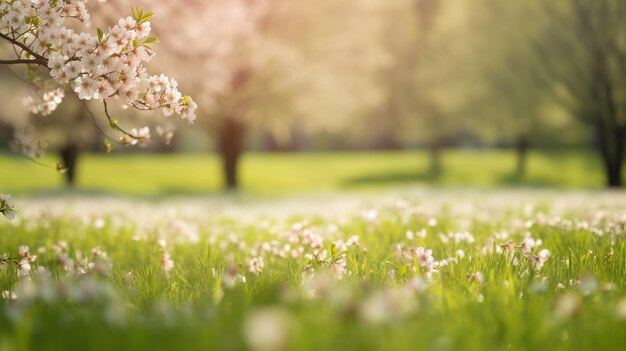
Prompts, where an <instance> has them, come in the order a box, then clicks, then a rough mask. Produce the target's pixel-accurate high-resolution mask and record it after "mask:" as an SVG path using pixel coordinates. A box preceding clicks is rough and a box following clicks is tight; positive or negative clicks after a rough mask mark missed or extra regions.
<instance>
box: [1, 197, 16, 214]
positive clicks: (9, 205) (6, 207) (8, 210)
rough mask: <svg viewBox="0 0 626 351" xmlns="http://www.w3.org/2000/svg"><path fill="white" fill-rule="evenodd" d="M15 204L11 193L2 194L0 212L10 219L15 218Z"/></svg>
mask: <svg viewBox="0 0 626 351" xmlns="http://www.w3.org/2000/svg"><path fill="white" fill-rule="evenodd" d="M15 212H16V211H15V205H14V204H13V200H12V199H11V195H8V194H0V213H2V214H3V215H4V217H6V218H7V219H8V220H12V219H13V218H15Z"/></svg>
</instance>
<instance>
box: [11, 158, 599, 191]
mask: <svg viewBox="0 0 626 351" xmlns="http://www.w3.org/2000/svg"><path fill="white" fill-rule="evenodd" d="M43 162H44V163H47V164H50V165H54V164H55V160H53V159H45V160H44V161H43ZM428 162H429V159H428V154H427V153H425V152H421V151H410V152H409V151H407V152H358V153H298V154H263V153H248V154H246V155H245V156H244V158H243V161H242V164H241V183H242V190H243V191H244V192H245V193H249V194H254V195H283V194H286V193H294V192H296V193H297V192H313V191H333V190H356V189H359V190H360V189H374V188H380V187H395V186H400V185H408V184H428V185H435V186H438V187H462V186H471V187H486V188H492V187H508V186H524V187H556V188H593V189H598V188H601V187H602V186H603V184H604V178H603V174H602V167H601V164H600V162H599V159H598V157H597V155H596V154H595V153H592V152H588V151H576V150H574V151H533V152H531V153H530V156H529V160H528V173H527V175H526V176H525V177H523V178H522V179H518V177H516V176H515V174H514V172H513V170H514V169H515V162H516V159H515V154H514V153H513V152H511V151H506V150H503V151H493V150H448V151H446V152H445V153H444V156H443V163H444V173H443V175H442V176H441V177H440V178H439V179H432V178H431V177H430V176H429V175H428V164H429V163H428ZM220 184H221V178H220V163H219V159H218V158H217V157H216V156H215V155H213V154H207V155H200V154H194V155H188V154H187V155H170V154H159V155H155V154H113V155H102V154H89V155H86V156H85V157H84V158H82V159H81V160H80V164H79V173H78V188H79V189H80V190H81V191H84V192H94V193H99V192H103V193H117V194H120V193H123V194H129V195H140V196H166V195H174V194H176V195H185V194H187V195H191V194H208V193H215V192H218V191H219V190H220ZM62 188H63V182H62V177H61V175H59V174H57V173H56V172H54V171H52V170H50V169H49V168H45V167H42V166H39V165H37V164H34V163H32V162H31V161H29V160H26V159H24V158H21V157H19V156H11V155H8V154H0V191H3V192H8V193H13V194H33V193H38V192H39V193H41V192H48V193H56V192H58V191H59V190H60V189H62Z"/></svg>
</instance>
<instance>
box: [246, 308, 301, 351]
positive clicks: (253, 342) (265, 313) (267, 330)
mask: <svg viewBox="0 0 626 351" xmlns="http://www.w3.org/2000/svg"><path fill="white" fill-rule="evenodd" d="M292 323H293V322H292V318H291V315H290V314H289V312H288V311H287V310H285V309H283V308H281V307H265V308H262V309H258V310H254V311H252V312H250V313H249V314H248V316H246V320H245V322H244V326H243V332H244V337H245V339H246V342H247V343H248V346H250V348H251V349H252V350H255V351H274V350H281V349H284V348H285V347H286V346H287V343H288V342H289V338H290V335H291V325H292Z"/></svg>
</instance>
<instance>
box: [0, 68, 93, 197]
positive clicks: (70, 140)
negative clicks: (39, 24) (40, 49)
mask: <svg viewBox="0 0 626 351" xmlns="http://www.w3.org/2000/svg"><path fill="white" fill-rule="evenodd" d="M8 70H9V68H6V67H4V68H3V69H2V72H1V73H0V76H1V77H2V81H1V83H0V94H1V95H2V96H3V97H2V98H1V100H2V101H11V100H13V101H14V100H15V97H16V96H18V97H24V96H29V95H35V96H37V95H39V93H35V92H34V91H30V90H29V89H28V88H27V87H28V85H27V84H22V83H21V82H18V78H17V76H15V75H13V74H11V73H10V72H9V71H8ZM89 113H90V112H89V111H88V110H87V107H86V105H85V104H84V103H83V102H82V101H80V100H79V99H78V98H77V97H76V96H75V94H72V93H71V92H68V93H67V94H66V97H65V99H64V102H63V104H61V105H59V107H58V108H57V109H56V110H54V111H53V112H52V113H51V114H49V115H41V114H30V113H29V112H28V111H27V110H25V109H24V107H23V106H22V103H21V102H17V103H10V104H2V107H1V108H0V119H2V120H3V121H4V122H5V123H6V124H7V125H8V126H10V128H11V129H12V130H13V134H14V135H15V137H16V142H17V143H21V141H20V139H23V138H33V137H35V135H37V138H40V140H41V142H43V143H45V145H46V146H47V148H48V149H49V150H52V151H54V152H55V153H56V154H57V155H58V157H59V160H60V163H59V166H58V167H59V168H60V170H62V173H63V175H64V180H65V185H66V186H67V187H73V186H74V185H75V182H76V173H77V166H78V160H79V157H80V155H81V153H83V152H84V151H85V150H87V149H89V148H93V147H94V146H95V145H96V144H97V140H98V136H97V133H96V129H95V127H94V121H93V120H92V119H91V117H90V116H89ZM37 152H38V151H37V150H32V151H31V152H27V155H28V154H30V155H29V156H31V157H32V156H36V155H33V154H32V153H37Z"/></svg>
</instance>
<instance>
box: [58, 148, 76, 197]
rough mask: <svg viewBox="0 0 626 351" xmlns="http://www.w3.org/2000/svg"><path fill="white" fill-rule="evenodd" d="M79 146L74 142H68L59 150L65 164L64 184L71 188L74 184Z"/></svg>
mask: <svg viewBox="0 0 626 351" xmlns="http://www.w3.org/2000/svg"><path fill="white" fill-rule="evenodd" d="M79 155H80V148H79V147H78V144H76V143H68V144H66V145H65V146H63V147H62V148H61V149H60V150H59V156H60V157H61V161H62V162H63V165H64V166H65V174H64V176H65V186H66V187H68V188H73V187H74V185H75V184H76V165H77V163H78V156H79Z"/></svg>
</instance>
